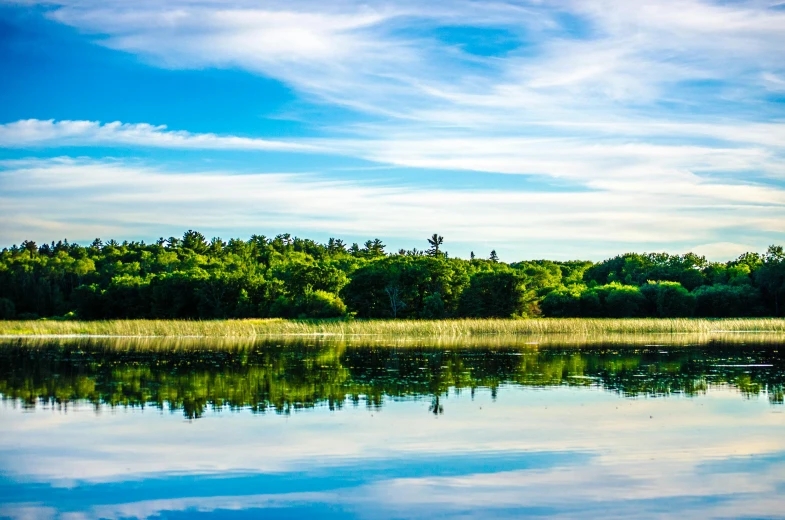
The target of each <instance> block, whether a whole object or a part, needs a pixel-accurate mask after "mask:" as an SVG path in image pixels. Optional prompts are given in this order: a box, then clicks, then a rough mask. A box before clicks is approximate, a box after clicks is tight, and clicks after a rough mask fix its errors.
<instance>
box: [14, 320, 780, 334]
mask: <svg viewBox="0 0 785 520" xmlns="http://www.w3.org/2000/svg"><path fill="white" fill-rule="evenodd" d="M741 332H748V333H760V332H766V333H773V334H782V335H783V337H785V319H783V318H737V319H687V318H675V319H650V318H645V319H588V318H564V319H558V318H549V319H526V320H511V319H510V320H490V319H488V320H484V319H465V320H432V321H429V320H367V321H366V320H353V321H340V320H323V321H313V320H283V319H247V320H215V321H187V320H111V321H59V320H36V321H0V335H2V336H125V337H146V336H165V337H224V338H232V337H235V338H251V337H260V336H288V335H317V336H326V335H332V336H408V337H472V336H487V335H505V336H522V335H523V336H543V335H545V336H547V335H552V334H565V335H573V336H584V337H592V336H597V335H603V334H625V335H649V334H686V333H691V334H717V333H741Z"/></svg>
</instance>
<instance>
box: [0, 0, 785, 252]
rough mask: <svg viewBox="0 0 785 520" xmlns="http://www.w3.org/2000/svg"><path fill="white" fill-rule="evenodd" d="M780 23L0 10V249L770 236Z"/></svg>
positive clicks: (216, 5)
mask: <svg viewBox="0 0 785 520" xmlns="http://www.w3.org/2000/svg"><path fill="white" fill-rule="evenodd" d="M783 27H785V3H782V2H778V1H777V0H771V1H764V0H755V1H731V2H711V1H708V0H702V1H699V0H659V1H656V2H650V1H645V0H644V1H641V2H634V3H631V2H625V1H622V0H593V1H577V0H576V1H570V0H564V1H554V2H546V3H543V2H539V1H530V2H527V1H505V0H501V1H488V2H466V1H446V2H440V3H439V4H438V5H426V4H423V3H422V2H410V1H406V0H399V1H393V2H378V1H371V2H367V1H365V2H355V1H351V0H338V1H336V2H312V1H299V2H274V1H273V2H243V1H240V2H224V1H221V2H218V1H212V0H198V1H180V0H174V1H172V0H161V1H146V0H141V1H136V2H120V1H110V2H106V1H97V0H95V1H94V0H64V1H53V2H41V3H37V2H28V1H9V0H0V64H1V65H2V74H0V99H2V103H0V224H1V225H0V244H2V245H11V244H12V243H19V242H21V241H22V240H24V239H27V238H30V239H34V240H36V241H38V242H43V241H50V240H58V239H62V238H68V239H69V240H71V241H82V242H87V241H91V240H92V239H93V238H95V237H101V238H104V239H108V238H112V237H113V238H116V239H120V240H123V239H129V240H131V239H137V240H138V239H145V240H152V239H155V238H157V237H158V236H171V235H179V234H181V233H182V232H183V231H184V230H186V229H189V228H194V229H199V230H201V231H202V232H203V233H205V234H206V235H208V236H221V237H223V238H224V239H227V238H230V237H248V236H249V235H251V234H252V233H259V234H266V235H275V234H277V233H282V232H290V233H293V234H297V235H300V236H307V237H311V238H315V239H318V240H326V239H327V238H328V237H330V236H335V237H340V238H344V239H345V240H348V241H364V240H365V239H368V238H373V237H380V238H382V239H383V240H384V241H385V243H387V244H388V246H389V248H390V249H398V248H400V247H405V248H407V249H408V248H411V247H419V248H423V247H425V246H426V245H427V244H426V243H425V237H426V236H429V235H430V234H432V233H434V232H438V233H440V234H442V235H444V236H445V242H446V244H447V245H448V247H447V250H448V251H450V253H451V254H453V255H455V256H468V254H469V251H471V250H474V251H475V252H476V253H477V254H478V255H481V256H484V255H486V254H487V253H488V252H489V251H490V250H491V249H496V250H497V251H498V252H499V254H500V256H501V258H502V259H503V260H508V261H512V260H518V259H525V258H541V257H549V258H558V259H564V258H588V259H600V258H604V257H607V256H611V255H613V254H617V253H621V252H626V251H661V250H667V251H670V252H674V253H680V252H687V251H695V252H698V253H701V254H705V255H707V256H708V257H709V258H711V259H716V260H723V259H729V258H733V257H735V256H737V255H738V254H739V253H741V252H743V251H747V250H763V249H765V247H766V246H767V245H769V244H771V243H783V242H785V240H783V238H785V237H784V236H783V235H785V218H783V217H785V186H784V185H783V178H785V153H784V149H785V31H783Z"/></svg>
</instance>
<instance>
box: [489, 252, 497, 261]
mask: <svg viewBox="0 0 785 520" xmlns="http://www.w3.org/2000/svg"><path fill="white" fill-rule="evenodd" d="M489 260H490V261H491V262H498V261H499V255H497V254H496V250H495V249H494V250H493V251H491V256H490V257H489Z"/></svg>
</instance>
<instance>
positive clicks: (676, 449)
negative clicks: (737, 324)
mask: <svg viewBox="0 0 785 520" xmlns="http://www.w3.org/2000/svg"><path fill="white" fill-rule="evenodd" d="M527 343H528V342H527ZM657 343H658V345H652V346H646V345H645V344H643V343H640V344H638V345H634V346H630V347H625V346H623V345H619V344H617V343H612V344H602V343H598V342H593V343H591V345H589V346H583V347H581V348H576V347H570V346H565V345H554V346H549V347H543V346H539V347H538V346H534V345H525V344H523V342H522V343H521V344H518V345H512V346H510V345H509V344H508V345H505V344H504V343H500V342H495V341H488V342H483V341H479V340H478V341H477V342H476V343H474V344H471V345H467V344H461V343H459V342H453V343H450V344H442V345H422V344H419V345H418V344H406V345H398V346H394V347H388V346H384V345H380V344H379V343H378V342H376V341H375V340H374V341H373V342H370V341H365V340H362V341H361V340H353V341H344V340H341V341H315V340H313V339H308V340H306V341H299V342H291V341H290V342H288V343H287V342H284V341H282V340H273V341H257V342H243V341H234V342H232V341H229V342H226V343H224V344H216V343H214V342H208V343H206V342H204V341H197V340H187V341H178V342H174V343H172V342H167V341H161V340H152V339H151V340H132V341H120V340H107V339H103V340H101V339H92V340H84V339H82V340H63V341H43V340H41V341H32V342H31V341H17V340H13V341H7V342H5V343H3V344H2V346H0V394H2V397H3V399H4V401H5V405H4V406H0V438H1V439H2V440H3V442H2V443H1V444H0V517H10V518H20V519H21V518H88V519H93V518H96V519H97V518H117V519H119V518H161V517H163V518H184V517H192V516H217V517H221V518H224V517H236V518H251V517H253V518H256V517H264V518H303V517H327V518H330V517H341V518H343V517H355V518H426V517H428V518H439V517H442V518H452V517H461V518H488V517H495V518H517V517H521V516H544V515H548V516H566V517H575V516H579V515H591V516H611V517H612V516H620V517H629V516H635V517H654V516H656V517H661V516H669V515H670V516H675V515H693V516H699V517H743V516H751V517H777V516H781V515H782V502H781V498H780V497H781V490H782V489H785V436H783V435H782V432H783V431H785V413H783V412H785V407H783V406H782V401H783V383H784V382H785V363H783V359H782V353H781V352H784V351H783V350H782V347H783V346H784V345H778V344H776V343H770V342H768V341H758V342H754V344H747V345H739V344H730V343H724V342H718V341H714V342H710V343H706V344H701V345H693V346H684V345H680V344H669V345H667V346H663V345H662V344H661V342H659V341H657ZM295 412H299V413H295Z"/></svg>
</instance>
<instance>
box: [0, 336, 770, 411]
mask: <svg viewBox="0 0 785 520" xmlns="http://www.w3.org/2000/svg"><path fill="white" fill-rule="evenodd" d="M784 352H785V351H784ZM0 367H2V368H0V394H2V396H3V398H4V399H11V400H18V401H19V402H20V403H21V404H22V406H24V407H26V408H35V407H36V406H40V405H44V404H48V405H51V406H56V407H61V408H65V409H67V407H68V406H69V404H71V403H73V402H75V401H86V402H89V403H92V404H93V405H95V406H100V405H109V406H113V407H114V406H130V407H143V406H155V407H158V408H161V409H163V408H166V409H170V410H182V411H183V414H184V415H185V416H186V417H188V418H191V419H195V418H198V417H200V416H202V415H203V414H204V412H205V410H207V409H211V408H224V407H226V408H229V409H241V408H248V409H250V410H252V411H254V412H265V411H268V410H273V411H275V412H276V413H286V414H288V413H291V412H292V411H293V410H297V409H301V408H312V407H314V406H317V405H320V404H324V405H326V406H328V407H329V409H331V410H334V409H339V408H341V407H343V406H344V405H345V404H346V403H347V402H349V403H353V404H359V403H361V402H363V403H364V404H365V405H366V406H368V407H371V408H377V409H378V408H380V407H382V406H383V403H384V401H385V399H389V398H402V397H414V398H419V397H428V398H429V400H430V401H431V406H430V411H431V412H433V413H434V414H435V415H439V414H442V413H443V412H444V403H442V402H440V396H442V395H445V394H448V393H449V392H451V391H452V392H461V391H469V392H474V391H475V390H476V389H477V388H489V389H491V392H492V395H493V396H494V397H495V395H496V392H497V389H498V388H499V386H501V385H509V384H514V385H520V386H533V387H547V386H561V385H565V386H597V387H600V388H603V389H605V390H611V391H614V392H618V393H619V394H622V395H624V396H628V397H630V396H638V395H647V396H662V395H669V394H674V393H676V394H684V395H688V396H694V395H698V394H702V393H705V392H706V390H707V388H708V387H709V386H710V385H715V386H716V385H728V386H730V387H733V388H735V389H736V390H738V392H739V393H741V394H742V395H744V396H747V397H749V396H753V395H754V396H757V395H761V394H763V395H765V396H766V397H767V398H768V399H769V401H770V402H772V403H775V404H782V403H783V383H784V382H785V359H783V356H782V355H781V354H780V349H779V347H778V346H777V345H745V346H743V347H740V346H739V345H736V344H726V343H709V344H705V345H700V346H694V345H693V346H686V347H685V346H676V345H670V346H663V345H649V346H638V347H626V348H625V347H619V346H617V345H611V346H602V345H600V346H590V347H583V348H575V347H547V348H537V347H534V346H531V345H529V346H522V347H517V348H516V347H501V346H490V347H488V346H482V345H475V346H468V347H466V346H464V347H462V346H453V347H451V348H443V347H432V346H409V347H402V348H391V347H384V346H378V345H376V346H368V345H362V344H360V345H356V344H347V343H346V342H331V341H324V340H323V341H321V342H313V341H311V342H310V343H305V342H301V343H296V342H290V343H288V344H285V343H284V344H282V343H281V341H280V340H279V341H275V340H266V341H258V342H249V343H235V344H231V345H229V346H223V347H222V348H210V343H204V342H201V343H199V342H193V343H189V344H186V345H173V344H171V343H169V342H167V341H166V340H148V341H146V342H134V341H123V340H107V339H103V340H102V339H83V340H70V341H63V340H60V341H39V342H35V343H30V342H29V341H15V342H6V343H4V344H0Z"/></svg>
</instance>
